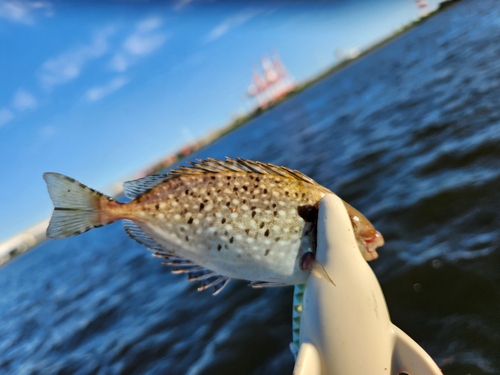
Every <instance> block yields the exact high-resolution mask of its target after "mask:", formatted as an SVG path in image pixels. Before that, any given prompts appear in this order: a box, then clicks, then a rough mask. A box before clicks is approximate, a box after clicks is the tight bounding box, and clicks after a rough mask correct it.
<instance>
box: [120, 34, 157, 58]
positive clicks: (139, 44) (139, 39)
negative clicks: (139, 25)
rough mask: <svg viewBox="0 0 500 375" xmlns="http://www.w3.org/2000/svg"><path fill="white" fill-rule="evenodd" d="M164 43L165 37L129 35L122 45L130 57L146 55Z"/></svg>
mask: <svg viewBox="0 0 500 375" xmlns="http://www.w3.org/2000/svg"><path fill="white" fill-rule="evenodd" d="M164 41H165V35H162V34H157V35H148V36H143V35H138V34H133V35H130V36H129V37H128V38H127V39H126V40H125V42H124V43H123V49H124V50H125V51H127V52H128V53H129V54H131V55H148V54H150V53H151V52H153V51H155V50H156V49H158V48H159V47H160V46H161V45H162V44H163V42H164Z"/></svg>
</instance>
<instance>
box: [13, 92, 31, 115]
mask: <svg viewBox="0 0 500 375" xmlns="http://www.w3.org/2000/svg"><path fill="white" fill-rule="evenodd" d="M12 106H13V107H14V108H15V109H17V110H18V111H25V110H27V109H34V108H36V106H37V100H36V98H35V97H34V96H33V95H32V94H30V93H29V92H27V91H25V90H23V89H19V90H17V91H16V93H15V94H14V99H13V100H12Z"/></svg>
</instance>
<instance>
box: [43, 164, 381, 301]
mask: <svg viewBox="0 0 500 375" xmlns="http://www.w3.org/2000/svg"><path fill="white" fill-rule="evenodd" d="M188 164H189V166H180V167H178V168H177V169H174V170H172V171H170V172H169V173H167V174H158V175H151V176H147V177H145V178H141V179H138V180H134V181H128V182H125V183H124V192H125V195H126V196H127V197H128V198H129V199H131V201H130V202H119V201H117V200H116V199H114V198H112V197H110V196H107V195H105V194H103V193H101V192H98V191H96V190H94V189H92V188H90V187H87V186H86V185H84V184H82V183H81V182H79V181H77V180H75V179H73V178H71V177H67V176H65V175H62V174H59V173H54V172H47V173H44V175H43V177H44V180H45V182H46V183H47V189H48V192H49V195H50V197H51V199H52V202H53V204H54V211H53V214H52V218H51V220H50V224H49V226H48V228H47V237H49V238H65V237H70V236H74V235H78V234H81V233H83V232H86V231H88V230H90V229H93V228H98V227H101V226H104V225H107V224H110V223H113V222H115V221H118V220H122V221H123V227H124V229H125V232H126V233H127V234H128V235H129V236H130V237H131V238H132V239H134V240H135V241H137V242H139V243H140V244H142V245H144V246H146V247H147V248H149V249H150V250H152V251H154V254H153V255H155V256H156V257H160V258H164V259H165V260H166V261H164V264H165V265H168V266H172V267H173V271H172V272H174V273H180V274H187V275H188V281H195V280H196V281H199V282H200V283H201V284H200V287H199V288H198V290H205V289H208V288H210V287H213V289H214V294H218V293H219V292H220V291H221V290H222V289H223V288H224V287H225V286H226V285H227V283H228V282H229V281H230V280H231V279H243V280H248V281H250V285H251V286H253V287H256V288H260V287H267V286H284V285H295V284H303V283H305V282H306V280H307V277H308V275H309V274H310V273H311V272H313V273H315V274H317V275H318V276H320V277H323V278H325V279H326V280H328V281H330V282H332V283H333V281H332V279H331V278H330V276H329V275H327V274H326V271H324V268H323V267H322V266H321V264H320V263H319V262H318V261H316V259H315V257H314V254H315V241H316V222H317V217H318V204H319V201H320V199H321V198H322V197H323V196H324V195H325V194H333V193H332V192H331V191H330V190H329V189H327V188H325V187H323V186H322V185H320V184H318V183H317V182H315V181H314V180H313V179H311V178H310V177H308V176H306V175H305V174H303V173H301V172H299V171H297V170H292V169H289V168H286V167H282V166H276V165H272V164H267V163H263V162H258V161H251V160H245V159H241V158H236V159H232V158H226V160H217V159H213V158H207V159H206V160H203V159H197V161H194V162H188ZM344 205H345V208H346V210H347V213H348V215H349V218H350V220H351V224H352V227H353V231H354V235H355V237H356V241H357V244H358V247H359V249H360V252H361V254H362V255H363V257H364V258H365V259H366V260H373V259H375V258H377V256H378V254H377V252H376V249H377V248H378V247H380V246H382V245H383V244H384V240H383V237H382V235H381V234H380V232H378V231H377V230H376V229H375V228H374V227H373V225H372V224H371V223H370V221H368V219H367V218H366V217H365V216H364V215H363V214H361V213H360V212H359V211H358V210H356V209H355V208H354V207H352V206H350V205H349V204H347V203H346V202H344Z"/></svg>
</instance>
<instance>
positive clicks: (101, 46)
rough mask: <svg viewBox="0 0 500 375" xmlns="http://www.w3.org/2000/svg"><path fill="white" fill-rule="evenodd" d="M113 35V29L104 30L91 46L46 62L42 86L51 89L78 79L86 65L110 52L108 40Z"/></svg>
mask: <svg viewBox="0 0 500 375" xmlns="http://www.w3.org/2000/svg"><path fill="white" fill-rule="evenodd" d="M112 34H114V29H113V28H111V27H107V28H104V29H102V30H101V31H99V32H98V33H97V34H96V35H95V36H94V38H93V39H92V41H91V42H90V43H89V44H87V45H82V46H80V47H77V48H74V49H72V50H69V51H67V52H64V53H62V54H60V55H59V56H57V57H55V58H53V59H49V60H47V61H45V63H43V65H42V67H41V70H40V73H39V77H38V78H39V80H40V83H41V84H42V86H43V87H45V88H48V89H50V88H52V87H53V86H55V85H61V84H64V83H67V82H69V81H71V80H73V79H75V78H76V77H78V76H79V75H80V73H81V71H82V69H83V67H84V66H85V64H87V63H88V62H89V61H91V60H94V59H96V58H99V57H101V56H102V55H104V54H105V53H106V52H107V51H108V48H109V47H108V39H109V37H110V36H111V35H112Z"/></svg>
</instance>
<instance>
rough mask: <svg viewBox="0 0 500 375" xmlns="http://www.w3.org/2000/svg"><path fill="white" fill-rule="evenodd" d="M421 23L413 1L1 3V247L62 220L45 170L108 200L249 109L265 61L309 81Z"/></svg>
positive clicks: (12, 0) (14, 0)
mask: <svg viewBox="0 0 500 375" xmlns="http://www.w3.org/2000/svg"><path fill="white" fill-rule="evenodd" d="M437 3H438V0H430V1H429V4H430V7H431V8H435V7H436V5H437ZM418 16H419V13H418V9H417V7H416V5H415V1H413V0H350V1H347V0H343V1H342V0H333V1H317V2H316V1H291V2H280V1H255V2H252V1H231V2H230V1H206V0H198V1H197V0H191V1H190V0H180V1H171V2H160V1H150V2H144V1H134V0H128V1H122V2H120V1H109V2H105V1H100V2H99V1H71V2H69V1H66V2H64V1H61V0H59V1H45V0H38V1H18V0H0V51H1V53H0V176H1V177H0V196H1V197H2V198H3V199H2V200H1V201H0V243H1V242H2V241H4V240H7V239H8V238H10V237H12V236H13V235H15V234H17V233H20V232H22V231H23V230H25V229H26V228H28V227H30V226H33V225H35V224H36V223H38V222H40V221H41V220H43V219H46V218H48V217H49V216H50V214H51V212H52V203H51V201H50V198H49V196H48V194H47V190H46V187H45V183H44V181H43V179H42V174H43V173H44V172H47V171H51V172H59V173H63V174H66V175H69V176H71V177H74V178H76V179H77V180H79V181H82V182H83V183H85V184H87V185H89V186H91V187H93V188H95V189H100V190H104V192H106V189H108V193H109V186H110V185H111V184H112V183H114V182H115V181H117V180H120V179H123V178H124V177H125V176H131V175H133V174H134V173H137V172H138V171H140V170H141V169H143V168H145V167H147V166H148V165H150V164H151V163H153V162H156V161H158V160H159V159H161V158H162V157H164V156H166V155H169V154H171V153H173V152H175V151H176V150H178V149H180V148H181V147H182V146H183V145H184V144H186V143H191V142H192V141H194V140H195V139H198V138H202V137H204V136H205V135H207V134H208V133H209V132H210V131H212V130H214V129H217V128H220V127H222V126H224V125H227V124H228V123H229V122H230V120H231V118H234V116H236V115H241V114H243V113H245V112H246V111H248V110H249V108H251V104H250V102H249V100H248V98H246V96H245V91H246V89H247V88H248V86H249V85H250V83H251V78H252V67H254V66H258V64H259V61H260V57H261V56H262V55H263V54H269V53H271V52H273V51H277V52H278V53H279V56H280V57H281V59H282V61H283V62H284V64H285V66H286V68H287V69H288V71H289V72H290V73H291V74H292V75H293V76H294V77H295V79H296V80H297V81H298V82H303V81H305V80H307V79H310V78H312V77H314V76H316V75H317V74H319V73H321V72H322V71H324V70H325V69H327V68H329V67H331V66H332V65H333V64H335V63H336V55H335V51H336V50H338V49H350V48H361V49H362V48H366V47H367V46H369V45H371V44H373V43H375V42H377V41H379V40H381V39H382V38H384V37H386V36H388V35H389V34H391V33H393V32H394V31H396V30H397V29H398V28H400V27H402V26H404V25H406V24H408V23H410V22H411V21H412V20H414V19H416V18H417V17H418Z"/></svg>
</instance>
